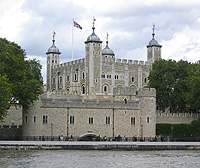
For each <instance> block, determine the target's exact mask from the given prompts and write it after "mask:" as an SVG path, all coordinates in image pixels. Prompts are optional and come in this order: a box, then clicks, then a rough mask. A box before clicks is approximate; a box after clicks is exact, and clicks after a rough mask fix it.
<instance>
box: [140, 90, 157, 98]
mask: <svg viewBox="0 0 200 168" xmlns="http://www.w3.org/2000/svg"><path fill="white" fill-rule="evenodd" d="M138 97H156V89H155V88H141V89H140V90H139V91H138Z"/></svg>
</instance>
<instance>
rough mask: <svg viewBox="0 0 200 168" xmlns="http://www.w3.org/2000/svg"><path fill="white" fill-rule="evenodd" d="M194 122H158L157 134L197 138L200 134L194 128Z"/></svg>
mask: <svg viewBox="0 0 200 168" xmlns="http://www.w3.org/2000/svg"><path fill="white" fill-rule="evenodd" d="M193 127H194V126H193V124H156V135H163V136H169V137H172V134H173V138H196V137H197V136H198V135H200V131H199V132H198V133H197V132H196V131H195V130H194V129H193Z"/></svg>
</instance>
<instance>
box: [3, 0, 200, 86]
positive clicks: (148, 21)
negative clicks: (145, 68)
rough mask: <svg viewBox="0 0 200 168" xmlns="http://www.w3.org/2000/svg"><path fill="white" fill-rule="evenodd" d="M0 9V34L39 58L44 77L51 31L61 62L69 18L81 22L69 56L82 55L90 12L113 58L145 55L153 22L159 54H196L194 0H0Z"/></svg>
mask: <svg viewBox="0 0 200 168" xmlns="http://www.w3.org/2000/svg"><path fill="white" fill-rule="evenodd" d="M0 14H1V15H0V38H6V39H7V40H9V41H12V42H15V43H17V44H18V45H20V46H21V47H22V48H23V49H25V51H26V56H27V59H33V58H36V59H37V60H39V61H40V62H41V64H42V66H43V68H42V75H43V78H44V83H45V82H46V52H47V50H48V48H49V47H51V45H52V36H53V31H55V32H56V35H55V40H56V41H55V44H56V47H57V48H58V49H59V50H60V52H61V55H60V61H61V63H63V62H68V61H71V60H72V27H73V26H72V20H73V19H74V20H75V21H76V22H77V23H79V24H80V25H81V26H82V28H83V29H82V30H80V29H78V28H74V34H73V37H74V38H73V39H74V40H73V41H74V50H73V53H74V59H81V58H84V57H85V44H84V42H85V41H86V40H87V37H88V36H89V35H90V34H91V33H92V23H93V17H95V19H96V21H95V33H96V35H97V36H98V37H99V38H100V39H101V41H103V44H102V46H103V48H104V47H105V45H106V35H107V32H108V34H109V37H108V39H109V47H110V48H111V49H112V50H113V51H114V53H115V57H116V58H121V59H130V60H143V61H146V60H147V58H146V57H147V56H146V55H147V48H146V45H148V43H149V41H150V40H151V39H152V27H153V23H154V24H155V34H156V35H155V39H156V40H157V41H158V43H159V44H161V45H162V58H163V59H173V60H176V61H179V60H181V59H183V60H187V61H189V62H196V61H198V60H200V0H190V1H188V0H117V1H116V0H101V1H100V0H56V1H55V0H0Z"/></svg>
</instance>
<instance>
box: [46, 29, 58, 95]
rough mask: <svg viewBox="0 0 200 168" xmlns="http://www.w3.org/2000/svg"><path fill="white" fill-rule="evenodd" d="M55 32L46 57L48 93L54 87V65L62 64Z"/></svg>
mask: <svg viewBox="0 0 200 168" xmlns="http://www.w3.org/2000/svg"><path fill="white" fill-rule="evenodd" d="M55 34H56V33H55V32H53V40H52V42H53V44H52V46H51V47H50V48H49V49H48V51H47V53H46V55H47V91H51V90H52V88H51V85H52V82H53V81H52V68H53V66H54V65H59V64H60V54H61V53H60V51H59V49H58V48H57V47H56V46H55Z"/></svg>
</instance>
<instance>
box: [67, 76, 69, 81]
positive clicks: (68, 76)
mask: <svg viewBox="0 0 200 168" xmlns="http://www.w3.org/2000/svg"><path fill="white" fill-rule="evenodd" d="M67 82H69V74H67Z"/></svg>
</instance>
